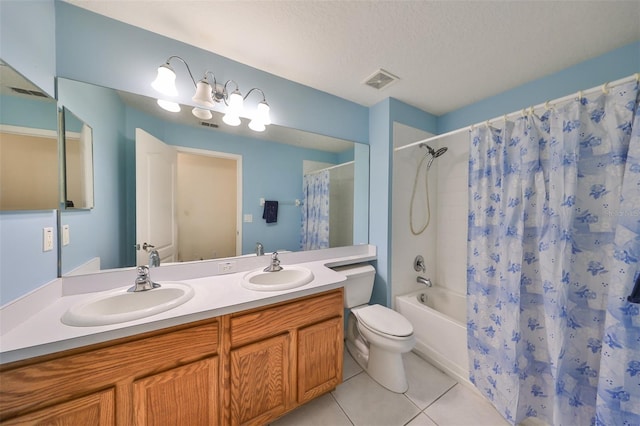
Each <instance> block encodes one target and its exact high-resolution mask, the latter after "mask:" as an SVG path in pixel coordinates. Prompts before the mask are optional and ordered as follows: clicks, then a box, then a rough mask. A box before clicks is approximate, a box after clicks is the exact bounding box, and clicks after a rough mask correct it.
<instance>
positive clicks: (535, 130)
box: [467, 82, 640, 426]
mask: <svg viewBox="0 0 640 426" xmlns="http://www.w3.org/2000/svg"><path fill="white" fill-rule="evenodd" d="M637 109H638V84H637V82H633V83H628V84H624V85H621V86H618V87H616V88H611V89H609V92H608V94H605V93H604V92H599V94H596V95H594V96H589V97H588V98H586V97H583V98H582V99H579V100H576V101H575V102H571V103H569V104H565V105H564V106H562V107H557V108H556V109H552V110H548V111H547V112H546V113H545V114H544V115H542V116H541V117H538V116H535V115H528V116H524V117H521V118H519V119H517V120H515V121H513V122H505V126H504V128H493V127H487V126H483V127H480V128H476V129H474V130H472V132H471V137H470V162H469V234H468V256H467V258H468V269H467V281H468V309H467V315H468V317H467V319H468V324H467V326H468V348H469V363H470V379H471V381H472V382H473V383H474V384H475V386H476V387H477V388H478V389H479V390H480V391H481V392H482V393H483V394H484V395H485V396H486V397H487V398H488V399H489V400H491V401H492V403H493V404H494V405H495V407H496V408H497V409H498V411H500V413H501V414H502V415H503V416H504V417H505V418H506V419H507V420H509V421H510V422H511V423H512V424H515V423H518V422H520V421H522V420H524V419H525V418H527V417H538V418H540V419H542V420H545V421H546V422H548V423H549V424H552V425H567V426H574V425H623V424H629V425H638V424H640V315H639V308H640V306H639V305H634V304H631V303H629V302H627V300H626V297H627V295H629V294H630V293H631V290H632V287H633V282H634V279H635V278H636V277H637V275H638V273H640V272H639V271H638V259H639V258H640V116H637V115H636V112H637ZM625 422H626V423H625Z"/></svg>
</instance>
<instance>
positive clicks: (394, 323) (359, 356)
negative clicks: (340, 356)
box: [335, 264, 415, 393]
mask: <svg viewBox="0 0 640 426" xmlns="http://www.w3.org/2000/svg"><path fill="white" fill-rule="evenodd" d="M335 269H336V270H337V271H338V272H341V273H343V274H344V275H345V276H346V278H347V282H346V283H345V307H346V308H350V309H351V313H350V314H349V317H348V320H347V332H346V336H345V342H346V347H347V351H349V353H350V354H351V356H353V358H354V359H355V360H356V362H357V363H358V364H359V365H360V366H361V367H362V368H363V370H365V371H366V372H367V374H369V376H371V378H372V379H374V380H375V381H376V382H378V383H379V384H380V385H382V386H384V387H385V388H387V389H389V390H390V391H393V392H397V393H404V392H406V391H407V389H408V383H407V378H406V374H405V371H404V362H403V360H402V354H403V353H406V352H409V351H410V350H411V349H413V347H414V346H415V337H414V334H413V326H412V325H411V323H410V322H409V320H407V319H406V318H405V317H403V316H402V315H401V314H400V313H398V312H396V311H394V310H392V309H389V308H387V307H384V306H382V305H368V304H367V302H368V301H369V298H370V297H371V291H372V290H373V280H374V276H375V269H374V268H373V267H372V266H371V265H362V264H359V265H353V266H349V267H340V268H335Z"/></svg>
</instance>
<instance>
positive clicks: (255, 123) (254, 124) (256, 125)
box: [249, 118, 266, 132]
mask: <svg viewBox="0 0 640 426" xmlns="http://www.w3.org/2000/svg"><path fill="white" fill-rule="evenodd" d="M249 128H250V129H251V130H253V131H254V132H264V129H266V127H265V126H264V124H263V123H262V122H261V121H260V120H256V119H255V118H254V119H253V120H251V121H250V122H249Z"/></svg>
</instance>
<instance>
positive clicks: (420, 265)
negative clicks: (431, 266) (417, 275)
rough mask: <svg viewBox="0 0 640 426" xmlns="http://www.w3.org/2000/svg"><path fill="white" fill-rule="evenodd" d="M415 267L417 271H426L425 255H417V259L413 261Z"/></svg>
mask: <svg viewBox="0 0 640 426" xmlns="http://www.w3.org/2000/svg"><path fill="white" fill-rule="evenodd" d="M413 269H414V270H415V271H416V272H420V271H422V272H424V271H425V269H426V267H425V264H424V257H422V256H420V255H417V256H416V258H415V260H414V261H413Z"/></svg>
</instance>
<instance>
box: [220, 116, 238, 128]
mask: <svg viewBox="0 0 640 426" xmlns="http://www.w3.org/2000/svg"><path fill="white" fill-rule="evenodd" d="M222 121H224V122H225V124H227V125H229V126H239V125H240V117H238V116H237V115H233V114H230V113H226V114H225V115H224V117H222Z"/></svg>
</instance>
